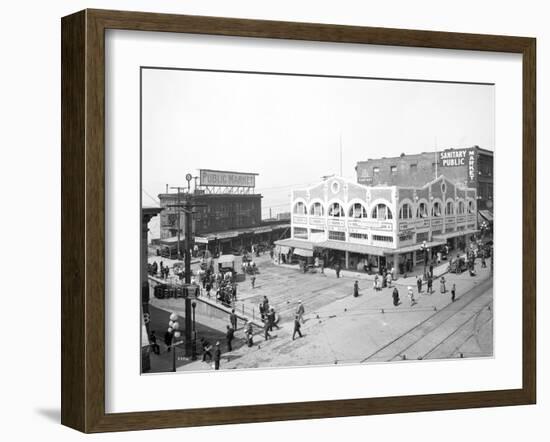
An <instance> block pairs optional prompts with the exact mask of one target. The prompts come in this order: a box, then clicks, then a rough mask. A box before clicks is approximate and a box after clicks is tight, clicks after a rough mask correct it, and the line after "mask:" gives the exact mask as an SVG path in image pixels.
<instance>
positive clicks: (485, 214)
mask: <svg viewBox="0 0 550 442" xmlns="http://www.w3.org/2000/svg"><path fill="white" fill-rule="evenodd" d="M478 213H479V214H480V215H481V217H482V218H484V219H486V220H487V221H489V222H490V223H492V222H493V219H494V218H493V213H492V212H491V211H490V210H479V211H478Z"/></svg>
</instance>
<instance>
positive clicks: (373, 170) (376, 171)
mask: <svg viewBox="0 0 550 442" xmlns="http://www.w3.org/2000/svg"><path fill="white" fill-rule="evenodd" d="M372 173H373V175H376V174H378V173H380V168H379V167H373V168H372Z"/></svg>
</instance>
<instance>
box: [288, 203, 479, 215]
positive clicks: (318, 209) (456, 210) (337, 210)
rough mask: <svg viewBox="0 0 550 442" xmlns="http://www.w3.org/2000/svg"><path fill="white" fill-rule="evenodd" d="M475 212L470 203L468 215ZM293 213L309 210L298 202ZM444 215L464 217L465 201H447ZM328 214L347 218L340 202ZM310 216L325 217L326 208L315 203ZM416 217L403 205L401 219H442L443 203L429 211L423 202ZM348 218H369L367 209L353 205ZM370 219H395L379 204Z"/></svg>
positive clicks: (386, 207)
mask: <svg viewBox="0 0 550 442" xmlns="http://www.w3.org/2000/svg"><path fill="white" fill-rule="evenodd" d="M474 210H475V209H474V202H473V201H468V213H469V214H473V213H474ZM293 213H294V214H295V215H308V210H307V207H306V205H305V203H303V202H302V201H299V202H297V203H296V204H295V205H294V209H293ZM444 213H445V216H449V215H464V214H465V213H466V207H465V204H464V201H462V200H459V201H458V202H457V203H455V202H454V201H447V204H446V205H445V212H444ZM327 214H328V216H330V217H334V218H343V217H345V216H346V215H345V211H344V207H343V206H342V205H341V204H340V203H338V202H333V203H331V204H330V205H329V207H328V211H327ZM309 215H313V216H324V215H325V208H324V206H323V204H321V203H320V202H315V203H313V204H312V205H311V206H310V208H309ZM414 215H415V216H413V208H412V205H411V204H409V203H404V204H402V205H401V207H400V209H399V219H411V218H414V217H416V218H427V217H428V216H432V217H440V216H442V215H443V207H442V205H441V202H439V201H434V202H433V204H432V207H431V210H429V209H428V203H427V202H424V201H421V202H420V203H419V204H418V206H417V208H416V213H414ZM347 216H348V218H369V216H368V212H367V209H366V207H365V206H364V205H363V204H361V203H354V204H352V205H351V206H350V208H349V209H348V214H347ZM370 218H373V219H384V220H386V219H393V214H392V212H391V210H390V208H389V207H388V206H387V205H386V204H384V203H379V204H377V205H376V206H374V207H373V208H372V210H371V213H370Z"/></svg>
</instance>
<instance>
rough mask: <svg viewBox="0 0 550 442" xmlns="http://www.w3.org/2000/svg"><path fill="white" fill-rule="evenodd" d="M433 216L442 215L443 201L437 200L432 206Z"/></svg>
mask: <svg viewBox="0 0 550 442" xmlns="http://www.w3.org/2000/svg"><path fill="white" fill-rule="evenodd" d="M432 216H434V217H438V216H441V203H440V202H439V201H436V202H435V203H433V206H432Z"/></svg>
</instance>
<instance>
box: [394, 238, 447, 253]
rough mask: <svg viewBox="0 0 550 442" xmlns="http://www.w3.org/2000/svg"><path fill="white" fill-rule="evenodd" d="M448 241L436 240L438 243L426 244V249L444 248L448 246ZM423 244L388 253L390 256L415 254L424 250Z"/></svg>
mask: <svg viewBox="0 0 550 442" xmlns="http://www.w3.org/2000/svg"><path fill="white" fill-rule="evenodd" d="M446 243H447V241H444V240H436V241H430V242H427V243H426V247H428V248H430V249H431V248H432V247H437V246H442V245H444V244H446ZM422 246H423V244H422V243H420V244H413V245H412V246H406V247H400V248H399V249H395V250H392V251H391V253H388V255H390V254H391V255H393V254H394V253H410V252H414V251H416V250H420V249H421V248H422Z"/></svg>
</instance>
